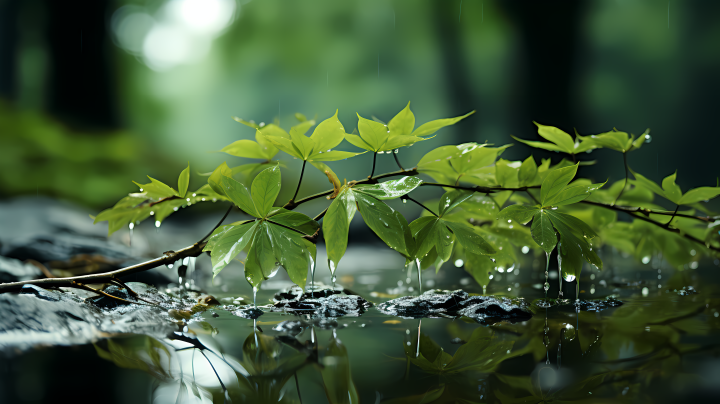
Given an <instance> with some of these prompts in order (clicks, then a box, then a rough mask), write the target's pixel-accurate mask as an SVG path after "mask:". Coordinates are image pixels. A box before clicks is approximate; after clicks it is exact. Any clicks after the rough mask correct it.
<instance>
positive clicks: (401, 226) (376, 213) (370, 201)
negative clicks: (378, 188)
mask: <svg viewBox="0 0 720 404" xmlns="http://www.w3.org/2000/svg"><path fill="white" fill-rule="evenodd" d="M355 201H356V202H357V206H358V210H359V211H360V214H361V215H362V217H363V220H365V223H366V224H367V225H368V227H369V228H371V229H372V231H373V232H375V234H377V236H378V237H380V239H381V240H382V241H384V242H385V244H387V245H388V247H390V248H392V249H393V250H395V251H397V252H399V253H400V254H402V255H403V256H405V257H408V258H409V257H410V256H411V255H412V252H413V250H414V245H413V244H412V243H411V245H407V244H406V241H407V240H406V237H405V236H406V234H408V233H409V232H410V228H409V227H408V224H407V220H405V217H404V216H402V215H400V214H398V212H396V211H395V210H394V209H393V208H391V207H390V206H388V205H386V204H385V203H384V202H382V201H380V200H379V199H376V198H374V197H372V196H370V195H366V194H364V193H363V192H355ZM411 239H412V238H411Z"/></svg>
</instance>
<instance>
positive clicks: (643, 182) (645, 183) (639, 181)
mask: <svg viewBox="0 0 720 404" xmlns="http://www.w3.org/2000/svg"><path fill="white" fill-rule="evenodd" d="M630 172H631V173H632V174H633V176H634V177H635V184H636V185H640V186H642V187H644V188H647V189H649V190H650V191H652V192H654V193H656V194H657V195H660V196H662V197H663V198H666V199H670V198H667V197H666V196H665V191H663V189H662V188H660V186H659V185H658V184H656V183H655V182H653V181H651V180H649V179H647V178H645V177H644V176H642V175H640V174H638V173H636V172H635V171H633V170H632V169H630Z"/></svg>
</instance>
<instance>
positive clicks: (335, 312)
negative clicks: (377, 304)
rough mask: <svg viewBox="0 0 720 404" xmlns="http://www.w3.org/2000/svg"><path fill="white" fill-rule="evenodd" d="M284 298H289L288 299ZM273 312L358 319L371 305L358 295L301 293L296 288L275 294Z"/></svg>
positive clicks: (330, 291) (327, 291)
mask: <svg viewBox="0 0 720 404" xmlns="http://www.w3.org/2000/svg"><path fill="white" fill-rule="evenodd" d="M286 297H290V298H289V299H288V298H286ZM274 300H275V303H274V304H273V308H272V309H271V310H272V311H274V312H287V313H293V314H312V315H315V316H319V317H342V316H351V317H359V316H360V315H362V314H363V313H364V312H365V311H367V309H368V308H370V307H371V306H372V303H370V302H368V301H367V300H365V299H363V298H362V297H361V296H358V295H346V294H341V293H340V292H339V291H338V290H334V289H330V288H322V289H317V288H316V289H315V290H313V291H312V292H304V293H303V292H302V289H300V288H299V287H297V286H293V287H292V288H290V289H289V290H288V291H285V292H278V293H276V294H275V298H274Z"/></svg>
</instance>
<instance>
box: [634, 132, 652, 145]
mask: <svg viewBox="0 0 720 404" xmlns="http://www.w3.org/2000/svg"><path fill="white" fill-rule="evenodd" d="M648 139H651V137H650V128H647V129H645V132H644V133H643V134H642V135H640V136H639V137H638V138H637V139H635V141H634V142H632V145H633V147H632V148H633V150H637V149H639V148H641V147H642V145H643V144H645V143H646V142H648Z"/></svg>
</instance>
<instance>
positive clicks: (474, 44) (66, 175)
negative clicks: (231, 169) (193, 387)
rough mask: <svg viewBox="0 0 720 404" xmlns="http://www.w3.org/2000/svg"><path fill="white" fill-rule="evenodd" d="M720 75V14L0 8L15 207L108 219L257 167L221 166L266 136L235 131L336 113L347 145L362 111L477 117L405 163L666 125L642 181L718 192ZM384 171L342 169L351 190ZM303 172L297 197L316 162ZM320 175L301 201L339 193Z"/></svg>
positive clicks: (590, 4) (1, 121) (447, 4)
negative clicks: (222, 171)
mask: <svg viewBox="0 0 720 404" xmlns="http://www.w3.org/2000/svg"><path fill="white" fill-rule="evenodd" d="M718 72H720V2H719V1H713V0H692V1H676V0H673V1H666V0H662V1H659V0H653V1H650V0H592V1H590V0H583V1H507V0H506V1H501V0H495V1H493V0H464V1H461V0H449V1H448V0H444V1H440V0H395V1H387V0H382V1H381V0H343V1H337V0H304V1H289V0H237V1H236V0H145V1H143V0H128V1H122V0H94V1H84V2H62V1H57V0H0V196H2V197H10V196H15V195H28V194H29V195H41V196H42V195H49V196H54V197H59V198H63V199H69V200H73V201H75V202H79V203H81V204H84V205H85V206H87V207H90V208H92V209H98V210H99V209H101V208H105V207H108V206H109V205H111V204H112V203H114V201H116V200H118V199H119V198H121V197H122V196H123V195H125V194H126V193H128V192H134V191H135V190H136V189H137V188H136V187H135V186H134V185H133V184H132V182H131V180H135V181H138V182H144V181H145V180H146V177H145V175H146V174H149V175H151V176H153V177H155V178H158V179H160V180H163V181H166V182H167V183H170V184H174V181H175V179H176V178H177V175H178V173H179V172H180V171H181V170H182V168H184V167H185V166H186V164H187V162H188V161H189V162H190V164H191V168H192V170H193V172H194V173H202V172H208V171H212V170H213V169H214V168H215V167H216V166H217V165H218V164H220V163H222V162H223V161H227V162H228V164H229V165H230V166H235V165H239V164H242V163H246V162H247V161H246V162H241V161H240V160H241V159H239V158H236V157H232V156H228V155H225V154H221V153H211V152H212V151H213V150H219V149H220V148H222V147H223V146H225V145H227V144H229V143H231V142H233V141H234V140H237V139H242V138H253V136H254V133H253V130H252V129H250V128H248V127H245V126H243V125H241V124H238V123H236V122H234V121H233V120H232V119H231V117H232V116H238V117H241V118H244V119H247V120H250V119H252V120H255V121H257V122H271V121H273V120H274V119H279V121H280V124H281V125H282V126H283V127H285V128H289V126H290V125H291V124H294V122H295V121H294V118H293V114H294V113H295V112H301V113H303V114H305V115H307V116H310V117H312V116H315V115H316V114H317V116H318V117H319V118H320V119H324V118H327V117H329V116H330V115H332V114H333V113H334V111H335V109H336V108H338V109H339V110H340V119H341V121H342V122H343V124H344V125H345V127H346V131H347V132H348V133H350V132H352V130H353V129H354V127H355V125H356V123H357V118H356V116H355V113H356V112H359V113H360V114H361V115H363V116H366V117H369V116H373V115H374V116H376V117H378V118H380V119H383V120H389V119H390V118H391V117H392V116H393V115H394V114H395V113H397V112H398V111H399V110H400V109H402V108H403V107H404V106H405V104H406V103H407V102H408V101H412V108H413V110H414V112H415V114H416V117H417V119H418V123H422V122H425V121H428V120H431V119H436V118H442V117H449V116H457V115H461V114H464V113H466V112H468V111H470V110H477V113H476V114H475V115H473V116H472V117H471V118H469V119H467V120H465V121H463V122H461V123H460V124H458V125H455V126H453V127H450V128H446V129H444V130H443V131H441V132H440V134H439V136H438V137H437V138H436V139H434V140H432V141H429V142H423V143H421V144H418V145H416V146H414V147H412V148H410V149H407V150H406V151H404V152H403V153H400V155H399V156H400V159H401V161H402V162H403V163H404V164H405V166H411V165H412V164H414V163H415V162H417V160H418V159H419V158H420V157H421V156H422V155H423V154H424V153H426V152H427V151H429V150H430V149H433V148H435V147H438V146H440V145H444V144H457V143H461V142H467V141H476V142H484V141H488V142H490V143H495V144H505V143H511V142H513V139H512V138H511V137H510V135H511V134H512V135H515V136H518V137H521V138H525V139H538V135H537V131H536V129H535V127H534V125H533V124H532V121H533V120H535V121H538V122H540V123H543V124H547V125H554V126H558V127H560V128H562V129H564V130H565V131H567V132H569V133H573V128H576V129H577V130H578V132H579V133H580V134H583V135H587V134H595V133H600V132H605V131H608V130H611V129H612V128H613V127H616V128H618V129H619V130H622V131H627V132H631V133H634V134H636V135H638V134H641V133H642V132H643V131H644V130H645V129H646V128H648V127H649V128H651V130H652V131H651V134H652V142H651V143H650V144H648V145H645V146H644V147H643V149H642V150H641V151H640V152H638V153H633V154H631V155H630V158H629V162H630V165H631V167H633V168H634V169H635V170H636V171H639V172H642V173H643V174H645V175H646V176H648V177H649V178H651V179H653V180H656V181H660V180H661V179H662V178H663V177H664V176H666V175H669V174H671V173H672V172H673V171H674V170H675V169H678V170H679V176H678V183H679V184H680V185H681V186H682V187H683V189H687V188H689V187H695V186H701V185H713V186H714V185H715V182H716V177H717V176H718V174H719V172H718V171H719V170H718V163H717V157H716V156H717V153H718V152H717V150H720V140H718V135H717V133H716V130H717V129H716V128H717V124H716V114H717V111H718V101H717V97H718V94H720V74H718ZM345 146H346V147H345V150H354V149H355V148H354V147H353V146H351V145H349V144H346V145H345ZM529 153H533V154H534V155H535V157H536V159H538V160H539V158H540V157H553V160H554V161H557V160H559V158H560V156H559V155H556V154H553V153H546V152H543V151H539V150H531V149H530V148H529V147H527V146H525V145H521V144H516V145H515V146H514V147H512V148H510V149H509V150H508V151H507V152H506V153H505V154H504V155H503V157H504V158H509V159H524V158H525V157H526V156H527V155H528V154H529ZM281 156H282V154H281V155H280V156H279V157H281ZM283 158H287V156H284V157H283ZM370 158H371V157H370V155H364V156H360V157H357V158H355V159H352V160H348V161H343V162H338V163H334V164H333V163H331V164H332V166H333V167H334V169H335V170H336V172H337V173H338V175H339V176H340V177H341V178H343V177H344V178H347V179H348V180H350V179H356V178H360V177H363V176H366V175H367V174H368V173H367V170H368V167H369V164H370ZM582 159H585V160H592V159H598V160H599V162H600V164H599V165H598V166H595V167H584V168H583V172H582V174H583V175H586V176H590V177H595V179H597V180H605V179H606V178H607V176H608V175H609V176H610V179H611V181H613V180H617V179H619V178H621V177H622V176H623V166H622V158H621V157H620V155H619V154H618V153H613V152H609V151H606V150H600V151H595V152H593V153H592V154H590V155H585V156H582ZM287 163H288V165H289V167H290V168H291V170H288V171H287V172H286V173H284V176H285V177H284V178H283V181H284V183H285V184H287V185H288V186H287V187H285V189H284V193H283V194H281V199H283V200H284V199H289V198H290V196H291V192H292V190H293V189H292V188H294V184H295V183H296V181H297V175H298V173H299V166H300V163H299V162H297V161H292V160H289V161H288V162H287ZM379 164H380V165H379V169H378V172H382V171H384V170H391V169H394V167H395V166H394V163H393V162H392V159H391V158H390V157H389V156H387V157H386V158H382V159H380V162H379ZM296 166H297V167H296ZM293 168H297V170H292V169H293ZM311 176H312V178H315V179H316V181H314V182H312V181H306V182H304V184H306V185H304V186H303V193H305V192H308V193H309V192H313V191H320V190H322V189H326V188H327V187H328V185H329V184H327V181H326V179H325V178H324V177H322V175H321V174H320V173H319V172H312V173H311ZM203 181H204V178H203V177H199V176H197V175H194V176H193V177H192V178H191V188H197V187H199V186H200V185H201V183H202V182H203ZM291 184H292V185H293V186H290V185H291ZM217 208H220V207H217Z"/></svg>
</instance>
